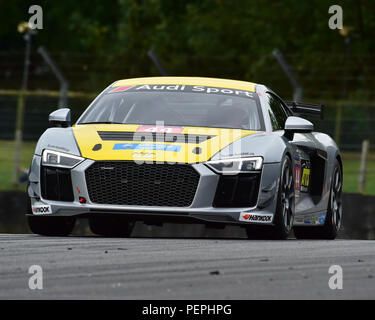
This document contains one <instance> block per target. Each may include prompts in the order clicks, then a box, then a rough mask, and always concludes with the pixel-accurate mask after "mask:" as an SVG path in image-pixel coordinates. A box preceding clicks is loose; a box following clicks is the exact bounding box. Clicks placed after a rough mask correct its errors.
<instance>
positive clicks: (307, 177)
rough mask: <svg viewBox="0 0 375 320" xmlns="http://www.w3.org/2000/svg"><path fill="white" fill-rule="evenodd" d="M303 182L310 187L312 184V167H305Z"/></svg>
mask: <svg viewBox="0 0 375 320" xmlns="http://www.w3.org/2000/svg"><path fill="white" fill-rule="evenodd" d="M301 184H302V185H303V186H304V187H308V186H309V184H310V169H306V168H303V171H302V181H301Z"/></svg>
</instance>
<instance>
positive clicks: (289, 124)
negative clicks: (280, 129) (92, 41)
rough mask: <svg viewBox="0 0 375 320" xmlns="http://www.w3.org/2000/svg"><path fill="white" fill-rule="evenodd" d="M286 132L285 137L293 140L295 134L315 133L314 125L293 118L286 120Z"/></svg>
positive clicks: (298, 118)
mask: <svg viewBox="0 0 375 320" xmlns="http://www.w3.org/2000/svg"><path fill="white" fill-rule="evenodd" d="M284 130H285V134H284V135H285V136H286V137H287V138H288V139H290V140H293V137H294V134H295V133H310V132H312V131H314V125H313V124H312V123H311V122H310V121H308V120H306V119H303V118H300V117H293V116H292V117H288V119H286V121H285V127H284Z"/></svg>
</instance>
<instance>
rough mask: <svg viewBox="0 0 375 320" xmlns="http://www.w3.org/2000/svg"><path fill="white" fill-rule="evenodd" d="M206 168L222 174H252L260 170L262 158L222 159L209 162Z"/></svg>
mask: <svg viewBox="0 0 375 320" xmlns="http://www.w3.org/2000/svg"><path fill="white" fill-rule="evenodd" d="M205 164H206V166H208V167H209V168H211V169H212V170H213V171H215V172H217V173H222V174H238V173H246V172H252V171H257V170H261V169H262V165H263V158H262V157H251V158H236V159H222V160H215V161H209V162H206V163H205Z"/></svg>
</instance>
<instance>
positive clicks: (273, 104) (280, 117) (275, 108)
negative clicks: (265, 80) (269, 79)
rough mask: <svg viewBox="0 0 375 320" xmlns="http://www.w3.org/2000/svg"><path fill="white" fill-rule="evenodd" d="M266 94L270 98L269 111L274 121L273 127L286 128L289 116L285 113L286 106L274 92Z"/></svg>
mask: <svg viewBox="0 0 375 320" xmlns="http://www.w3.org/2000/svg"><path fill="white" fill-rule="evenodd" d="M266 96H267V99H268V104H267V105H268V113H269V115H270V119H271V122H272V129H273V130H284V125H285V121H286V119H287V117H288V116H287V114H286V113H285V110H284V107H283V106H282V104H281V102H280V101H279V100H278V99H277V98H276V97H274V96H273V95H272V94H270V93H267V94H266Z"/></svg>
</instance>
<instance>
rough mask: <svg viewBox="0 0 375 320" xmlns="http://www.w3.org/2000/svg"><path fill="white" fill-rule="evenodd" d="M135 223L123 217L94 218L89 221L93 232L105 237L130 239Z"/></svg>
mask: <svg viewBox="0 0 375 320" xmlns="http://www.w3.org/2000/svg"><path fill="white" fill-rule="evenodd" d="M134 224H135V223H134V222H133V221H129V220H127V219H126V218H123V217H94V218H90V219H89V225H90V229H91V232H92V233H94V234H96V235H99V236H105V237H125V238H126V237H130V235H131V233H132V231H133V229H134Z"/></svg>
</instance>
